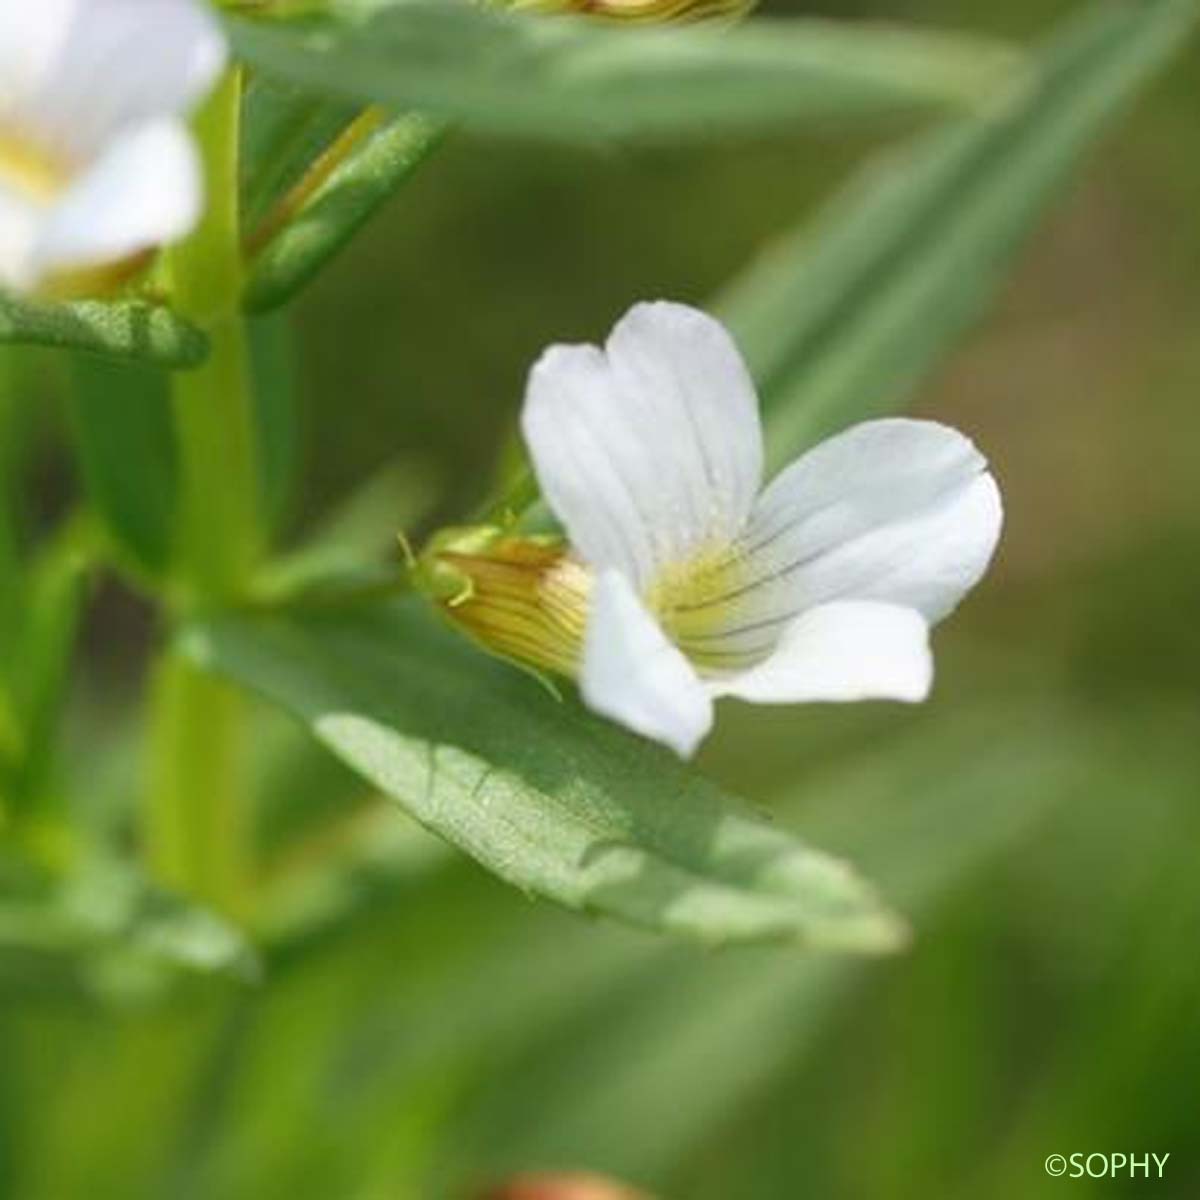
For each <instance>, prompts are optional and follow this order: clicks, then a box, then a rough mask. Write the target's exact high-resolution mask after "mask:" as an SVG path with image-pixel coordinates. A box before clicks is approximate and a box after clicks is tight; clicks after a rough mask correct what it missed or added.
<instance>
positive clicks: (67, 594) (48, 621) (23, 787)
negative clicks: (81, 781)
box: [12, 520, 95, 812]
mask: <svg viewBox="0 0 1200 1200" xmlns="http://www.w3.org/2000/svg"><path fill="white" fill-rule="evenodd" d="M93 541H94V538H93V537H92V536H91V535H90V531H89V529H88V528H87V524H86V522H84V521H80V520H68V522H67V523H66V525H65V526H64V527H63V528H62V529H60V530H58V532H57V533H56V534H55V536H54V537H53V538H52V539H51V540H50V541H49V542H48V543H47V545H46V546H45V547H44V548H43V549H42V551H41V553H40V554H39V555H38V556H37V558H36V559H35V560H34V562H33V564H32V565H31V567H30V569H29V572H28V579H27V585H26V588H27V593H28V595H27V611H26V616H25V621H24V625H23V628H22V631H21V644H20V647H19V649H18V652H17V654H16V663H15V666H16V670H17V680H16V683H17V694H18V695H19V697H20V709H21V714H22V717H23V719H24V729H23V731H22V739H21V755H20V766H19V769H18V771H17V772H16V777H15V779H14V781H13V785H12V791H13V799H14V800H15V801H16V803H17V804H18V805H19V806H20V807H21V808H22V810H24V811H26V812H27V811H28V810H29V809H30V808H38V809H45V808H47V807H49V805H50V802H51V800H52V798H53V796H52V791H53V787H52V781H51V774H52V767H53V765H54V750H55V743H56V741H57V734H58V730H59V725H60V721H61V717H62V712H63V709H64V707H65V704H66V700H67V688H68V682H69V672H70V665H71V658H72V655H73V654H74V651H75V642H76V638H77V636H78V632H79V623H80V620H81V619H82V616H83V608H84V604H85V602H86V600H87V590H88V578H89V575H90V572H91V570H92V567H93V564H94V560H95V552H94V546H93V544H92V543H93Z"/></svg>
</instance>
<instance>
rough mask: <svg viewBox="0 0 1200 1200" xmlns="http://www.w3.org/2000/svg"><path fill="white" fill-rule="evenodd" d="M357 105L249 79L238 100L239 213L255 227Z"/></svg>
mask: <svg viewBox="0 0 1200 1200" xmlns="http://www.w3.org/2000/svg"><path fill="white" fill-rule="evenodd" d="M357 107H358V106H357V105H356V104H354V102H353V101H348V100H347V101H333V100H326V99H322V98H321V97H319V96H314V95H313V94H312V92H311V91H307V90H305V89H302V88H297V87H294V86H292V85H291V84H288V83H283V82H280V81H278V80H274V79H267V78H265V77H264V76H262V75H253V76H252V77H251V78H250V80H249V81H248V83H247V84H246V91H245V98H244V100H243V102H242V122H241V133H242V145H241V153H242V169H241V189H242V198H241V212H242V220H243V225H244V228H246V229H251V230H252V229H254V228H255V227H256V226H257V225H258V223H259V222H260V221H261V220H262V219H263V217H264V216H265V215H266V213H267V211H268V209H270V208H271V207H272V205H274V204H275V203H276V202H277V201H278V200H279V199H280V197H282V196H283V195H284V194H285V193H286V192H287V191H288V189H289V188H291V187H293V186H294V185H295V184H296V183H297V182H298V181H299V179H300V178H301V176H303V174H304V172H305V171H306V170H307V169H308V166H309V164H310V163H312V162H313V160H314V159H316V158H318V157H320V155H321V153H322V152H323V151H324V150H325V149H326V148H327V147H328V146H329V144H330V142H332V141H333V140H334V138H336V137H337V135H338V133H339V132H340V131H341V130H343V129H344V128H345V127H346V125H347V124H349V122H350V121H352V120H353V119H354V114H355V112H356V111H357Z"/></svg>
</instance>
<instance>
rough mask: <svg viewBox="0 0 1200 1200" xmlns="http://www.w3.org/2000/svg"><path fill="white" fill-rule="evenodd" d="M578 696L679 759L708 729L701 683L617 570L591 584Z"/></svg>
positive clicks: (708, 713)
mask: <svg viewBox="0 0 1200 1200" xmlns="http://www.w3.org/2000/svg"><path fill="white" fill-rule="evenodd" d="M580 691H581V692H582V695H583V699H584V701H585V702H586V703H587V705H588V707H590V708H592V709H594V710H595V711H596V712H598V713H600V714H601V715H603V716H606V717H608V718H610V719H611V720H614V721H617V722H618V723H620V724H622V725H624V726H626V727H627V728H629V729H632V730H633V731H634V732H635V733H640V734H642V735H643V736H644V737H648V738H652V739H653V740H654V741H656V742H662V743H663V744H664V745H667V746H670V747H671V749H672V750H674V751H675V753H676V754H678V755H679V756H680V757H681V758H688V757H690V756H691V755H692V754H693V753H694V752H695V749H696V747H697V746H698V745H699V744H700V741H701V739H702V738H703V737H704V735H705V734H706V733H707V732H708V730H709V729H710V727H711V726H712V701H711V699H710V698H709V695H708V693H707V691H706V690H705V688H704V685H703V684H702V683H701V682H700V680H699V678H698V677H697V676H696V673H695V671H693V670H692V667H691V665H690V664H689V663H688V661H687V659H686V658H685V657H684V656H683V654H681V653H680V651H679V650H678V649H677V648H676V647H675V646H673V645H672V644H671V643H670V642H669V641H668V640H667V638H666V636H665V634H664V633H663V632H662V630H661V629H660V628H659V627H658V625H657V624H656V622H655V620H654V618H653V617H652V616H651V615H650V613H649V612H647V611H646V608H645V607H644V606H643V604H642V602H641V601H640V600H639V599H638V597H637V594H636V593H635V592H634V590H633V588H632V586H631V585H630V583H629V581H628V580H627V579H626V578H625V577H624V576H623V575H621V574H620V573H619V572H617V571H605V572H604V573H603V574H601V575H600V577H599V579H598V580H597V581H596V587H595V590H594V592H593V595H592V608H591V612H590V614H589V617H588V627H587V635H586V637H585V640H584V652H583V670H582V673H581V675H580Z"/></svg>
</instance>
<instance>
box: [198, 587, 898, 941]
mask: <svg viewBox="0 0 1200 1200" xmlns="http://www.w3.org/2000/svg"><path fill="white" fill-rule="evenodd" d="M184 645H185V648H186V649H187V650H188V651H189V652H190V653H191V654H192V655H193V656H194V657H195V658H196V659H197V660H198V661H200V662H201V663H203V664H204V665H206V666H208V667H210V668H215V669H218V670H220V671H223V672H225V673H226V674H228V675H230V676H231V677H233V678H234V679H235V680H237V681H239V682H241V683H242V684H244V685H246V686H248V687H251V688H253V689H255V690H256V691H258V692H260V693H261V694H262V695H264V696H265V697H267V698H268V699H269V700H271V701H273V702H274V703H275V704H277V705H279V706H281V707H282V708H284V709H286V710H288V711H290V712H291V713H293V714H294V715H295V716H297V717H298V718H300V719H301V720H302V721H304V722H306V723H307V724H308V725H309V727H310V728H311V730H312V732H313V734H314V735H315V736H316V737H317V738H318V739H320V740H321V741H322V742H324V743H325V744H326V745H327V746H328V747H329V749H330V750H332V751H333V753H334V754H336V755H337V756H338V757H339V758H341V759H342V760H343V761H344V762H345V763H346V764H348V765H349V766H350V767H351V768H353V769H354V770H355V771H357V772H359V773H360V774H361V775H363V776H364V777H365V778H367V779H368V780H370V781H371V783H373V784H374V785H375V786H376V787H378V788H379V789H380V790H381V791H382V792H384V793H385V794H386V795H388V796H390V797H392V798H393V799H395V800H397V801H399V802H400V803H401V804H402V805H403V806H404V807H405V808H406V809H407V810H408V811H409V812H410V813H412V814H413V815H414V816H415V817H416V818H417V819H418V820H420V821H421V822H422V823H423V824H425V825H427V826H428V827H429V828H431V829H433V830H435V831H436V832H438V833H440V834H442V835H443V836H444V837H445V838H447V839H448V840H449V841H451V842H454V843H455V844H457V845H458V846H460V847H461V848H462V849H464V850H466V851H467V852H468V853H469V854H471V855H473V856H474V857H475V858H477V859H478V860H479V861H480V862H481V863H483V864H484V865H485V866H487V867H488V868H489V869H491V870H492V871H494V872H495V873H496V874H498V875H500V876H501V877H502V878H504V879H506V880H508V881H509V882H511V883H514V884H516V885H517V886H518V887H521V888H523V889H525V890H527V891H530V892H534V893H537V894H540V895H543V896H547V897H549V898H551V899H554V900H557V901H559V902H561V903H563V904H566V905H568V906H570V907H572V908H577V909H585V910H589V911H594V912H601V913H607V914H609V915H611V916H615V917H618V918H621V919H623V920H626V921H629V922H632V923H634V924H638V925H642V926H646V927H649V928H652V929H659V930H666V931H671V932H675V933H680V934H685V935H690V936H692V937H696V938H701V939H704V940H707V941H712V942H720V941H745V940H763V939H772V938H774V939H791V940H794V941H799V942H802V943H805V944H807V945H811V946H815V947H825V948H837V949H846V950H858V951H881V950H888V949H893V948H895V947H896V946H897V945H898V944H900V943H901V942H902V941H903V937H904V931H903V926H902V924H901V923H900V922H899V921H898V920H897V918H895V917H894V916H892V915H891V914H890V913H889V912H888V911H887V910H886V909H884V908H883V907H882V905H881V904H880V902H879V901H878V900H877V899H876V897H875V895H874V893H873V892H872V890H871V889H870V888H869V887H867V885H865V884H864V883H863V882H862V881H861V880H860V879H859V878H858V877H857V876H856V875H854V873H853V872H852V871H851V870H850V869H849V868H848V867H846V866H845V865H844V864H843V863H841V862H839V861H837V860H835V859H832V858H830V857H829V856H827V855H824V854H822V853H820V852H818V851H815V850H812V849H810V848H808V847H807V846H805V845H803V844H802V843H801V842H800V841H798V840H797V839H796V838H794V837H792V836H790V835H789V834H788V833H786V832H785V831H783V830H781V829H776V828H772V827H771V826H769V825H766V824H764V823H762V822H761V821H759V820H757V819H756V818H755V817H754V816H753V815H751V814H750V813H748V812H747V811H745V810H744V809H743V808H742V807H741V806H740V805H738V804H737V803H736V802H735V801H733V800H732V799H730V798H729V797H728V796H726V795H725V794H723V793H722V792H721V791H720V790H719V789H718V788H716V787H715V786H713V785H712V784H710V783H708V782H707V781H705V780H704V779H703V778H702V777H700V776H698V775H696V774H694V773H693V772H692V771H690V770H689V769H688V768H687V767H685V766H684V765H683V764H681V763H680V762H678V761H677V760H676V759H675V758H674V757H673V756H672V755H670V754H668V753H667V752H666V751H663V750H661V749H660V748H658V747H656V746H654V745H652V744H650V743H648V742H643V741H640V740H638V739H636V738H633V737H631V736H629V735H627V734H625V733H623V732H622V731H620V730H619V729H617V728H615V727H614V726H611V725H609V724H607V723H605V722H603V721H600V720H598V719H596V718H595V717H592V716H591V715H589V714H587V713H586V712H584V711H583V710H582V709H581V708H580V707H579V706H577V705H576V704H574V703H570V702H562V701H559V700H556V699H555V698H553V697H552V696H551V695H549V694H548V693H547V692H546V691H545V690H544V689H543V688H541V687H540V686H539V685H538V684H537V683H536V682H534V681H533V680H531V679H529V678H526V677H525V676H523V675H521V674H519V673H518V672H515V671H513V670H512V669H511V668H510V667H507V666H504V665H502V664H499V663H496V662H494V661H492V660H489V659H487V658H485V657H484V656H482V655H480V654H479V653H478V651H476V650H474V649H473V648H472V647H470V646H468V645H467V644H466V643H465V642H464V641H462V640H461V639H459V638H457V637H455V636H454V635H453V634H452V633H450V632H449V631H448V630H444V629H443V628H442V627H441V626H440V625H438V624H436V623H435V619H434V618H433V617H432V615H431V614H429V613H428V612H427V611H426V609H425V607H424V606H423V605H422V604H416V603H413V602H408V603H391V604H386V605H382V606H376V607H373V608H370V609H367V608H363V609H359V610H355V611H337V612H324V613H318V612H309V613H308V614H300V613H296V614H292V615H279V616H266V617H261V618H250V617H245V618H233V617H230V618H225V619H221V620H217V621H214V622H211V623H208V624H203V625H199V626H196V627H194V628H193V629H192V630H191V631H190V633H189V634H188V635H187V637H186V638H185V642H184Z"/></svg>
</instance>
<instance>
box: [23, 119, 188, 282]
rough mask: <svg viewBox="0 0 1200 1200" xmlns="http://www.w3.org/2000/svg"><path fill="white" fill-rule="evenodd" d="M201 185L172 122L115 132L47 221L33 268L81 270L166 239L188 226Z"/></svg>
mask: <svg viewBox="0 0 1200 1200" xmlns="http://www.w3.org/2000/svg"><path fill="white" fill-rule="evenodd" d="M202 187H203V184H202V181H201V175H200V166H199V162H198V160H197V155H196V150H195V147H194V146H193V144H192V140H191V138H190V136H189V135H188V132H187V129H186V128H185V127H184V125H183V124H182V123H181V122H180V121H178V120H176V119H174V118H170V117H168V118H164V119H162V120H159V121H154V122H151V123H149V124H146V125H143V126H141V127H139V128H137V129H134V130H131V131H129V132H128V133H125V134H122V135H121V136H119V137H118V138H116V139H115V141H114V142H113V143H112V145H111V146H110V147H109V148H108V150H107V151H106V152H105V153H104V154H103V155H101V157H100V158H99V159H98V160H97V161H96V163H95V165H94V166H93V167H92V168H91V169H90V170H89V171H87V172H85V174H84V175H83V176H82V177H81V178H80V179H79V180H78V181H77V182H76V183H75V184H74V185H73V186H72V187H71V188H70V190H69V191H68V192H67V193H66V195H65V196H64V197H63V198H62V199H61V200H60V201H59V202H58V204H57V205H55V207H54V208H53V209H52V210H51V211H50V212H49V214H48V215H47V218H46V221H45V223H44V225H43V227H42V229H41V231H40V235H39V239H38V244H37V267H38V269H39V271H41V272H43V273H44V272H49V271H55V270H66V269H70V268H73V267H85V266H90V265H93V264H97V263H103V262H108V261H111V260H114V259H119V258H123V257H125V256H126V255H128V254H133V253H136V252H137V251H139V250H144V249H146V248H148V247H151V246H156V245H159V244H161V243H164V242H170V241H173V240H174V239H176V238H178V237H181V236H182V235H183V234H185V233H187V231H188V230H189V229H191V227H192V225H193V224H194V223H195V221H196V219H197V217H198V215H199V213H200V208H201V201H202Z"/></svg>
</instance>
